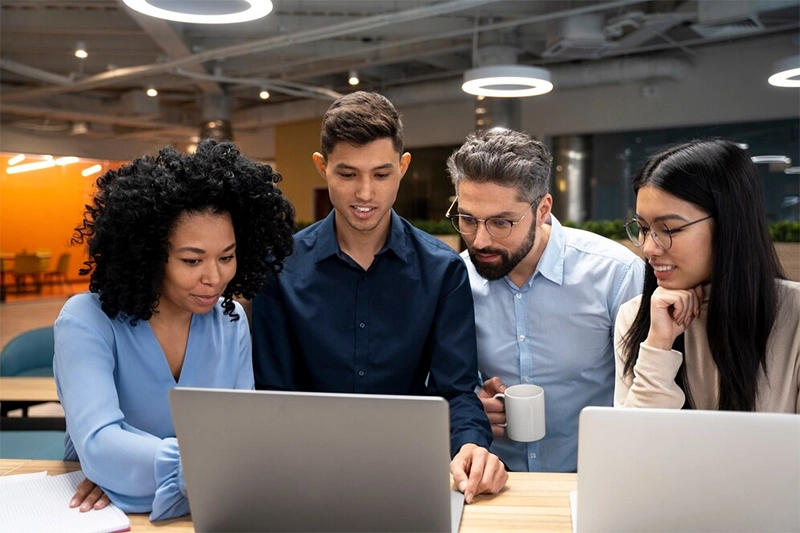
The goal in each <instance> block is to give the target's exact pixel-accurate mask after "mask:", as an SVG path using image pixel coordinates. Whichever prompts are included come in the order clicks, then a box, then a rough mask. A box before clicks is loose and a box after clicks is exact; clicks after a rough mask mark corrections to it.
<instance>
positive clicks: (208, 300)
mask: <svg viewBox="0 0 800 533" xmlns="http://www.w3.org/2000/svg"><path fill="white" fill-rule="evenodd" d="M192 296H193V297H194V299H195V300H197V301H198V302H199V303H200V304H201V305H214V304H215V303H217V300H218V299H219V294H212V295H211V296H203V295H200V294H193V295H192Z"/></svg>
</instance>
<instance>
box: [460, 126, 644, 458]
mask: <svg viewBox="0 0 800 533" xmlns="http://www.w3.org/2000/svg"><path fill="white" fill-rule="evenodd" d="M551 162H552V158H551V156H550V153H549V152H548V150H547V147H546V146H545V145H544V144H542V143H540V142H539V141H536V140H535V139H533V138H532V137H530V136H529V135H526V134H524V133H520V132H516V131H510V130H504V129H493V130H490V131H486V132H476V133H473V134H471V135H469V136H468V137H467V140H466V142H465V143H464V145H463V146H461V148H459V149H457V150H456V151H455V152H454V153H453V154H452V155H451V156H450V158H449V159H448V161H447V168H448V171H449V173H450V177H451V179H452V182H453V185H454V186H455V189H456V198H455V200H454V201H453V205H451V206H450V209H448V211H447V215H446V216H447V217H448V218H449V219H450V220H451V221H452V222H453V225H454V226H455V228H456V229H457V230H458V231H459V233H461V235H462V237H463V239H464V242H465V243H466V245H467V250H466V251H465V252H464V253H462V254H461V255H462V258H463V259H464V262H465V263H466V265H467V270H468V271H469V278H470V285H471V287H472V295H473V299H474V302H475V325H476V329H477V338H478V369H479V371H480V373H481V376H482V380H483V387H482V389H481V390H480V392H479V394H478V396H479V397H480V399H481V401H482V403H483V407H484V410H485V411H486V413H487V415H488V417H489V421H490V422H491V424H492V432H493V434H494V435H495V440H494V442H493V444H492V447H491V449H492V451H493V452H494V453H495V454H497V455H498V456H499V457H500V458H501V459H502V460H503V462H504V463H505V464H506V467H507V468H508V469H509V470H513V471H551V472H574V471H576V469H577V448H578V415H579V414H580V411H581V409H583V408H584V407H586V406H587V405H606V406H610V405H612V402H613V394H614V350H613V338H614V321H615V319H616V315H617V310H618V309H619V306H620V305H621V304H623V303H624V302H626V301H628V300H630V299H631V298H633V297H634V296H636V295H637V294H639V293H640V292H641V290H642V284H643V280H644V263H643V262H642V260H641V259H639V258H638V257H637V256H636V255H635V254H634V253H633V252H631V251H630V250H628V249H627V248H626V247H624V246H623V245H621V244H619V243H616V242H614V241H612V240H609V239H606V238H605V237H601V236H599V235H596V234H594V233H589V232H586V231H582V230H578V229H572V228H565V227H563V226H562V225H561V224H560V223H559V221H558V220H557V219H556V217H555V216H553V214H552V213H551V208H552V205H553V198H552V196H550V194H549V193H548V189H549V181H550V166H551ZM518 383H532V384H536V385H539V386H541V387H542V388H543V389H544V391H545V420H546V435H545V437H544V438H543V439H541V440H539V441H536V442H529V443H521V442H514V441H511V440H510V439H508V437H506V436H505V430H504V428H503V426H501V425H500V424H504V423H505V412H504V406H503V402H502V401H501V400H499V399H495V398H494V395H495V394H497V393H499V392H503V391H504V390H505V388H506V387H507V386H511V385H515V384H518Z"/></svg>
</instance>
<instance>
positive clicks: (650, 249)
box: [641, 233, 664, 258]
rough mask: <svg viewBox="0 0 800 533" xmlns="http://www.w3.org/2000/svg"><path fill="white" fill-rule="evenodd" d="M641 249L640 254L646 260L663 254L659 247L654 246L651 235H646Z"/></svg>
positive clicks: (654, 241)
mask: <svg viewBox="0 0 800 533" xmlns="http://www.w3.org/2000/svg"><path fill="white" fill-rule="evenodd" d="M641 248H642V253H643V254H644V255H645V257H648V258H650V257H653V256H658V255H661V254H663V253H664V250H662V249H661V247H660V246H659V245H657V244H656V240H655V239H654V238H653V234H652V233H648V234H647V237H646V238H645V239H644V243H642V246H641Z"/></svg>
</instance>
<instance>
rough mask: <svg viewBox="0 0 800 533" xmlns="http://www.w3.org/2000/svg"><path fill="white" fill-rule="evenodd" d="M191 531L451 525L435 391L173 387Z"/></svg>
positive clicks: (441, 409) (442, 405) (453, 508)
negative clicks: (368, 392) (399, 393)
mask: <svg viewBox="0 0 800 533" xmlns="http://www.w3.org/2000/svg"><path fill="white" fill-rule="evenodd" d="M170 401H171V407H172V416H173V419H174V423H175V431H176V435H177V437H178V442H179V445H180V450H181V462H182V465H183V473H184V478H185V480H186V489H187V494H188V497H189V505H190V507H191V510H192V520H193V523H194V526H195V529H196V530H197V531H348V532H357V531H374V532H389V531H407V532H411V531H437V532H450V531H456V530H457V528H458V520H459V519H460V516H461V509H462V507H463V496H462V495H461V494H460V493H458V492H455V491H453V490H451V487H450V471H449V463H450V435H449V428H450V420H449V409H448V404H447V402H446V401H445V400H444V399H442V398H429V397H415V396H376V395H355V394H321V393H301V392H276V391H241V390H219V389H217V390H214V389H191V388H175V389H173V390H172V392H171V393H170Z"/></svg>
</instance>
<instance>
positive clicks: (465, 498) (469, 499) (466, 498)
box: [464, 494, 472, 503]
mask: <svg viewBox="0 0 800 533" xmlns="http://www.w3.org/2000/svg"><path fill="white" fill-rule="evenodd" d="M464 501H465V502H467V503H472V494H467V495H466V496H464Z"/></svg>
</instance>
